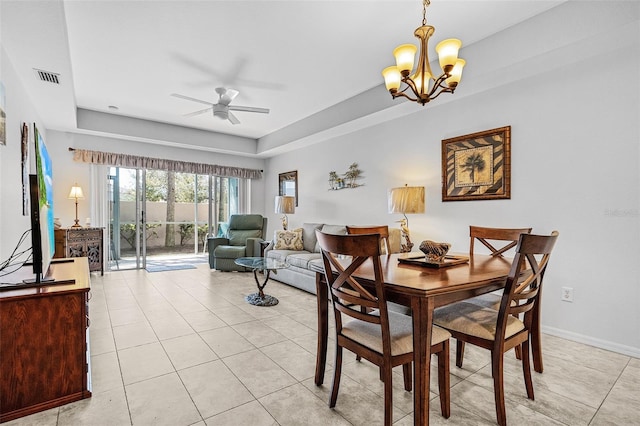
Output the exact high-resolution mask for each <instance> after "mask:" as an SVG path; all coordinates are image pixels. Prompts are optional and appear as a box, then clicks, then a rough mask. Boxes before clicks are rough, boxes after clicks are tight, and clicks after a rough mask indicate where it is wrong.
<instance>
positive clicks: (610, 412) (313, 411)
mask: <svg viewBox="0 0 640 426" xmlns="http://www.w3.org/2000/svg"><path fill="white" fill-rule="evenodd" d="M266 290H267V293H269V294H272V295H274V296H276V297H278V299H279V300H280V303H279V304H278V305H277V306H274V307H268V308H267V307H255V306H251V305H248V304H247V303H246V302H245V301H244V296H245V295H247V294H249V293H253V292H255V283H254V281H253V275H252V274H250V273H235V272H217V271H211V270H209V269H208V265H198V268H197V269H191V270H182V271H169V272H156V273H148V272H146V271H122V272H113V273H108V274H105V275H104V277H100V276H98V275H93V276H92V290H91V300H90V318H91V327H90V329H89V330H90V341H91V372H92V390H93V396H92V397H91V398H89V399H85V400H82V401H79V402H75V403H72V404H68V405H65V406H62V407H59V408H54V409H51V410H48V411H45V412H41V413H37V414H34V415H32V416H28V417H24V418H22V419H18V420H15V421H13V422H9V423H6V424H7V426H9V425H38V426H40V425H171V426H180V425H199V426H203V425H208V426H214V425H216V426H217V425H251V426H262V425H265V426H268V425H376V424H382V419H383V386H382V383H381V382H380V380H379V377H378V371H377V369H376V368H375V367H374V366H372V365H371V364H369V363H367V362H364V361H363V362H356V361H355V357H353V356H348V355H347V356H345V361H344V362H345V364H344V367H343V378H342V381H341V387H340V391H341V392H340V394H339V396H338V402H337V405H336V407H335V409H330V408H329V407H328V406H327V401H328V396H329V387H330V384H331V375H332V370H331V364H332V362H333V360H332V356H331V354H332V353H333V350H334V348H333V345H331V344H330V348H329V350H330V352H329V353H330V356H329V358H330V360H329V362H328V367H327V376H326V378H325V385H324V386H322V387H316V386H315V385H314V382H313V376H314V366H315V350H316V307H315V303H316V302H315V296H313V295H311V294H308V293H305V292H302V291H299V290H297V289H295V288H292V287H289V286H287V285H284V284H281V283H278V282H275V281H271V282H270V283H269V284H268V285H267V287H266ZM331 331H333V330H330V332H331ZM543 345H544V356H545V358H544V361H545V372H544V373H543V374H537V373H533V376H534V377H533V378H534V388H535V398H536V399H535V401H530V400H528V399H527V397H526V393H525V387H524V382H523V378H522V370H521V367H520V364H519V363H518V362H517V361H516V360H515V357H514V356H513V354H512V353H508V354H506V355H505V359H506V366H505V390H506V395H507V417H508V420H509V423H510V424H511V425H524V424H535V425H547V424H548V425H556V424H566V425H633V424H636V425H640V359H636V358H630V357H628V356H623V355H620V354H616V353H612V352H608V351H605V350H601V349H597V348H593V347H590V346H586V345H582V344H578V343H574V342H571V341H567V340H563V339H560V338H557V337H553V336H548V335H545V336H544V340H543ZM454 346H455V345H452V360H453V359H454V358H453V347H454ZM451 374H452V376H451V400H452V409H451V417H450V418H449V419H448V420H445V419H444V418H442V417H441V416H440V412H439V404H438V401H437V395H436V394H433V393H432V398H436V399H435V400H434V401H433V403H432V404H431V423H432V424H435V425H444V424H446V425H471V424H474V425H492V424H495V411H494V401H493V383H492V379H491V371H490V359H489V354H488V352H486V351H484V350H481V349H477V348H474V347H472V346H471V345H467V350H466V353H465V364H464V368H462V369H459V368H457V367H455V363H453V364H452V366H451ZM394 378H395V380H394V421H395V424H396V425H411V424H413V416H412V395H411V393H408V392H405V391H404V389H403V386H402V374H401V370H400V371H398V372H396V373H395V377H394ZM432 378H433V381H432V385H431V388H432V389H436V390H437V385H436V383H437V382H435V380H436V371H433V373H432Z"/></svg>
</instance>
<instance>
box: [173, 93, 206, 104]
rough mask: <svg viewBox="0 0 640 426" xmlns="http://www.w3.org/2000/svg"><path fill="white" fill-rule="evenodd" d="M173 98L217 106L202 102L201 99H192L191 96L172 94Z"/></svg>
mask: <svg viewBox="0 0 640 426" xmlns="http://www.w3.org/2000/svg"><path fill="white" fill-rule="evenodd" d="M171 96H173V97H176V98H180V99H186V100H187V101H193V102H199V103H201V104H205V105H215V104H214V103H213V102H208V101H203V100H200V99H196V98H192V97H190V96H185V95H181V94H179V93H172V94H171Z"/></svg>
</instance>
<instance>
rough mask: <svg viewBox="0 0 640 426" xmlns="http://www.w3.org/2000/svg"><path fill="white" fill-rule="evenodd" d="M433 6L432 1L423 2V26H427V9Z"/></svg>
mask: <svg viewBox="0 0 640 426" xmlns="http://www.w3.org/2000/svg"><path fill="white" fill-rule="evenodd" d="M430 4H431V0H422V26H423V27H424V26H425V25H427V7H428V6H429V5H430Z"/></svg>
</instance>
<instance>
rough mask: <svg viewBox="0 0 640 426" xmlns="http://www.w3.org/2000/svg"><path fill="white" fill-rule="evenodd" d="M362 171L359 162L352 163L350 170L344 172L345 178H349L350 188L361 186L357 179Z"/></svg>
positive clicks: (348, 184) (348, 185)
mask: <svg viewBox="0 0 640 426" xmlns="http://www.w3.org/2000/svg"><path fill="white" fill-rule="evenodd" d="M361 173H362V170H360V169H359V168H358V163H352V164H351V165H350V166H349V170H347V172H346V173H345V174H344V178H345V179H346V180H347V187H348V188H357V187H358V186H360V185H359V184H357V183H356V179H358V178H359V177H360V174H361Z"/></svg>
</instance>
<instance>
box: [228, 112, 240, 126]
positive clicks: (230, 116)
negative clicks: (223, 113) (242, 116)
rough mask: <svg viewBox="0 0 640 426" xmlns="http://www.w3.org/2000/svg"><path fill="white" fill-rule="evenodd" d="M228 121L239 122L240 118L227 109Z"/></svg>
mask: <svg viewBox="0 0 640 426" xmlns="http://www.w3.org/2000/svg"><path fill="white" fill-rule="evenodd" d="M229 121H230V122H231V124H240V120H238V117H236V116H235V115H233V113H232V112H231V111H229Z"/></svg>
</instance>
